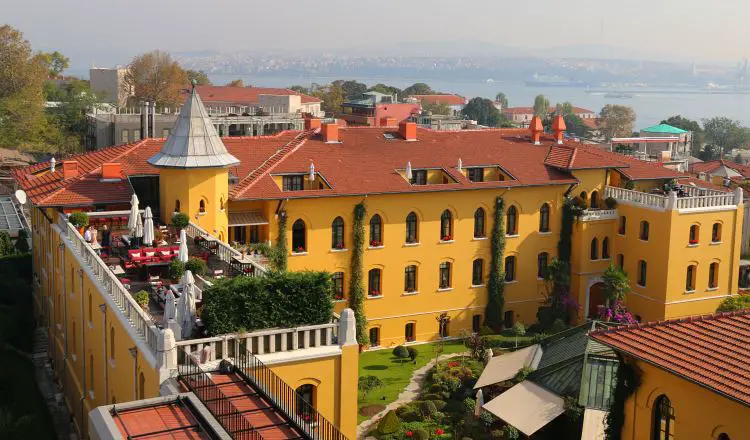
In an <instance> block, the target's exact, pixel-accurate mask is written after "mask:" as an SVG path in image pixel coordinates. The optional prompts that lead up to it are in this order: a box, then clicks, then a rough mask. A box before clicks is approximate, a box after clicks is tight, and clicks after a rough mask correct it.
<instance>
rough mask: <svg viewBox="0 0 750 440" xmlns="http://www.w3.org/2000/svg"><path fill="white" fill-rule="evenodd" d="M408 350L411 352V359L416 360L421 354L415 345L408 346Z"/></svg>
mask: <svg viewBox="0 0 750 440" xmlns="http://www.w3.org/2000/svg"><path fill="white" fill-rule="evenodd" d="M406 350H407V351H408V352H409V359H410V360H411V361H412V362H414V361H415V360H416V359H417V356H419V350H417V349H416V348H414V347H406Z"/></svg>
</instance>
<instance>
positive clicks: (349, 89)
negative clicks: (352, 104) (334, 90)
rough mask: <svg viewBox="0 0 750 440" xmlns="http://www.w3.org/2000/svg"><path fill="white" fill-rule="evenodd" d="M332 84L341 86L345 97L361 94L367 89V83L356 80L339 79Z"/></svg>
mask: <svg viewBox="0 0 750 440" xmlns="http://www.w3.org/2000/svg"><path fill="white" fill-rule="evenodd" d="M332 85H334V86H337V87H341V92H342V94H343V96H344V98H351V97H355V96H359V95H361V94H363V93H365V92H366V91H367V84H364V83H361V82H358V81H354V80H348V81H344V80H341V79H339V80H336V81H334V82H333V84H332Z"/></svg>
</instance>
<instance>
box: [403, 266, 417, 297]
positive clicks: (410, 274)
mask: <svg viewBox="0 0 750 440" xmlns="http://www.w3.org/2000/svg"><path fill="white" fill-rule="evenodd" d="M416 291H417V266H406V269H404V292H416Z"/></svg>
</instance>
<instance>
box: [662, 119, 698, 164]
mask: <svg viewBox="0 0 750 440" xmlns="http://www.w3.org/2000/svg"><path fill="white" fill-rule="evenodd" d="M660 124H668V125H671V126H672V127H677V128H681V129H683V130H687V131H691V132H693V142H692V151H691V152H690V153H691V154H692V155H693V156H696V157H697V156H698V153H699V152H700V150H701V148H702V147H703V142H704V138H705V133H704V132H703V127H701V124H700V123H699V122H698V121H693V120H692V119H688V118H685V117H683V116H681V115H675V116H670V117H669V118H667V119H664V120H662V121H661V122H660Z"/></svg>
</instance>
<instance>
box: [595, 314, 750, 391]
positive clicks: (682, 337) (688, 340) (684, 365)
mask: <svg viewBox="0 0 750 440" xmlns="http://www.w3.org/2000/svg"><path fill="white" fill-rule="evenodd" d="M590 336H591V338H592V339H594V340H596V341H598V342H601V343H602V344H604V345H607V346H609V347H612V348H614V349H615V350H618V351H621V352H623V353H627V354H629V355H631V356H634V357H635V358H637V359H640V360H642V361H644V362H647V363H649V364H652V365H654V366H656V367H659V368H662V369H664V370H666V371H669V372H670V373H673V374H676V375H679V376H682V377H684V378H685V379H687V380H689V381H691V382H694V383H696V384H698V385H700V386H703V387H705V388H708V389H710V390H713V391H715V392H717V393H719V394H723V395H725V396H727V397H729V398H730V399H733V400H736V401H738V402H740V403H743V404H745V405H750V310H744V311H740V312H733V313H720V314H714V315H704V316H696V317H691V318H681V319H674V320H669V321H662V322H655V323H648V324H636V325H629V326H624V327H617V328H611V329H607V330H598V331H595V332H591V333H590Z"/></svg>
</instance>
